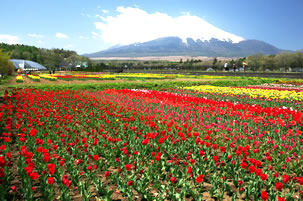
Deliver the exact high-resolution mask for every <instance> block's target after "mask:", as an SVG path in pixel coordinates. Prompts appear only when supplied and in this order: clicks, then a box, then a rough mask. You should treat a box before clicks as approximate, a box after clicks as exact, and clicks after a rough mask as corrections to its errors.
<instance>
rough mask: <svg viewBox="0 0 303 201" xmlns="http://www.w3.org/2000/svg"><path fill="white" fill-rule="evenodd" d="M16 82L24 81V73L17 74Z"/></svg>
mask: <svg viewBox="0 0 303 201" xmlns="http://www.w3.org/2000/svg"><path fill="white" fill-rule="evenodd" d="M16 82H20V83H21V82H24V80H23V77H22V75H17V77H16Z"/></svg>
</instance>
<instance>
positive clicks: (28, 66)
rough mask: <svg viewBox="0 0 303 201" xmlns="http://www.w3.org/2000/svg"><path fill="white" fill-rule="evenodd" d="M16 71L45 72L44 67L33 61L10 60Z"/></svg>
mask: <svg viewBox="0 0 303 201" xmlns="http://www.w3.org/2000/svg"><path fill="white" fill-rule="evenodd" d="M10 61H11V62H12V63H13V64H14V66H15V68H16V69H22V70H46V67H44V66H42V65H41V64H38V63H36V62H34V61H29V60H22V59H11V60H10Z"/></svg>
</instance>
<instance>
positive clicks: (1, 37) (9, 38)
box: [0, 34, 19, 44]
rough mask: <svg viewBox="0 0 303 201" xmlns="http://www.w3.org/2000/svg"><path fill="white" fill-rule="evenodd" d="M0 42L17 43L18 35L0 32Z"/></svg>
mask: <svg viewBox="0 0 303 201" xmlns="http://www.w3.org/2000/svg"><path fill="white" fill-rule="evenodd" d="M0 42H3V43H7V44H18V43H19V37H18V36H13V35H8V34H0Z"/></svg>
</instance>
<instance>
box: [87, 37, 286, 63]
mask: <svg viewBox="0 0 303 201" xmlns="http://www.w3.org/2000/svg"><path fill="white" fill-rule="evenodd" d="M282 51H283V50H281V49H279V48H277V47H275V46H273V45H271V44H268V43H266V42H263V41H260V40H241V41H239V42H238V43H233V42H232V41H226V40H224V41H222V40H219V39H216V38H211V39H210V40H205V41H202V40H201V39H197V40H194V39H192V38H187V39H186V42H184V40H182V39H181V38H179V37H176V36H170V37H162V38H158V39H154V40H151V41H147V42H142V43H133V44H130V45H123V46H118V47H111V48H109V49H107V50H102V51H99V52H95V53H91V54H84V55H83V56H87V57H90V58H96V57H139V56H142V57H143V56H209V57H243V56H249V55H253V54H258V53H260V54H266V55H270V54H278V53H280V52H282Z"/></svg>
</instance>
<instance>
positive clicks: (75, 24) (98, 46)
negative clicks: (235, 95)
mask: <svg viewBox="0 0 303 201" xmlns="http://www.w3.org/2000/svg"><path fill="white" fill-rule="evenodd" d="M0 4H1V8H2V9H1V12H0V25H1V26H0V41H2V42H8V43H16V42H17V43H21V44H27V45H35V46H38V47H44V48H64V49H70V50H75V51H77V52H78V53H80V54H83V53H92V52H96V51H100V50H104V49H106V48H109V47H111V46H113V45H117V44H123V43H125V44H126V43H130V42H132V41H133V40H136V39H137V38H138V39H140V40H145V39H147V38H150V37H153V36H161V34H163V32H165V33H166V32H168V31H169V30H167V28H166V26H165V24H161V23H162V22H163V21H165V22H172V23H175V22H180V20H179V21H178V20H177V19H179V18H180V16H189V17H188V18H184V19H189V20H191V19H194V17H196V19H198V21H197V22H200V21H201V20H202V21H203V20H204V21H205V22H207V23H209V24H211V25H213V26H215V27H217V28H219V29H221V30H223V31H225V32H228V33H231V34H234V35H236V36H239V37H243V38H245V39H257V40H262V41H265V42H268V43H270V44H272V45H274V46H276V47H278V48H281V49H288V50H297V49H303V37H302V36H303V26H302V20H303V12H302V8H303V1H302V0H288V1H286V0H283V1H282V0H180V1H178V0H152V1H146V0H108V1H104V0H86V1H82V0H78V1H76V0H52V1H41V0H1V1H0ZM118 15H120V17H118ZM136 16H138V17H136ZM134 17H135V18H134ZM162 17H163V19H165V20H162ZM136 18H137V19H136ZM128 19H129V20H128ZM140 19H141V21H142V23H143V24H142V23H141V24H139V26H135V25H136V23H137V20H140ZM146 19H147V21H148V22H149V23H153V25H150V27H153V28H155V29H156V28H157V27H158V26H160V27H159V28H158V29H157V30H156V31H154V30H147V29H148V27H147V25H146V23H145V24H144V22H145V20H146ZM199 20H200V21H199ZM147 21H146V22H147ZM183 21H184V20H183ZM183 23H185V24H180V26H182V27H183V26H185V27H186V29H188V30H191V32H192V29H191V27H187V26H196V27H199V26H198V25H197V23H196V24H194V23H191V22H188V23H187V22H183ZM177 25H179V24H177ZM177 25H175V26H174V28H175V29H176V30H177V28H176V27H177ZM175 29H174V30H175ZM144 30H145V32H144ZM160 30H162V31H160ZM183 31H184V30H183ZM147 33H148V34H147ZM153 34H154V35H153ZM159 34H160V35H159ZM167 34H168V33H167ZM146 35H148V36H146ZM143 36H144V37H143Z"/></svg>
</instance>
